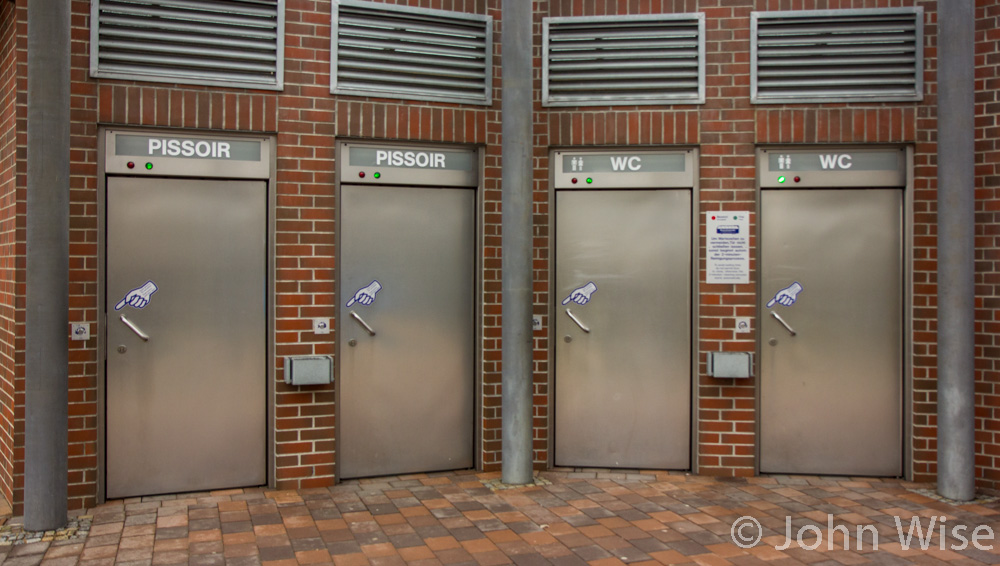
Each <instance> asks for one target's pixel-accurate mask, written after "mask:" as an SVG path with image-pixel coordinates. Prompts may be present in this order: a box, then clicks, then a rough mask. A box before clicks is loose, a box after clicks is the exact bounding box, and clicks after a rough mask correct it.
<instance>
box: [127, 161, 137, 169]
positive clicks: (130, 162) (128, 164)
mask: <svg viewBox="0 0 1000 566" xmlns="http://www.w3.org/2000/svg"><path fill="white" fill-rule="evenodd" d="M125 167H128V168H129V169H135V161H129V162H128V163H126V164H125Z"/></svg>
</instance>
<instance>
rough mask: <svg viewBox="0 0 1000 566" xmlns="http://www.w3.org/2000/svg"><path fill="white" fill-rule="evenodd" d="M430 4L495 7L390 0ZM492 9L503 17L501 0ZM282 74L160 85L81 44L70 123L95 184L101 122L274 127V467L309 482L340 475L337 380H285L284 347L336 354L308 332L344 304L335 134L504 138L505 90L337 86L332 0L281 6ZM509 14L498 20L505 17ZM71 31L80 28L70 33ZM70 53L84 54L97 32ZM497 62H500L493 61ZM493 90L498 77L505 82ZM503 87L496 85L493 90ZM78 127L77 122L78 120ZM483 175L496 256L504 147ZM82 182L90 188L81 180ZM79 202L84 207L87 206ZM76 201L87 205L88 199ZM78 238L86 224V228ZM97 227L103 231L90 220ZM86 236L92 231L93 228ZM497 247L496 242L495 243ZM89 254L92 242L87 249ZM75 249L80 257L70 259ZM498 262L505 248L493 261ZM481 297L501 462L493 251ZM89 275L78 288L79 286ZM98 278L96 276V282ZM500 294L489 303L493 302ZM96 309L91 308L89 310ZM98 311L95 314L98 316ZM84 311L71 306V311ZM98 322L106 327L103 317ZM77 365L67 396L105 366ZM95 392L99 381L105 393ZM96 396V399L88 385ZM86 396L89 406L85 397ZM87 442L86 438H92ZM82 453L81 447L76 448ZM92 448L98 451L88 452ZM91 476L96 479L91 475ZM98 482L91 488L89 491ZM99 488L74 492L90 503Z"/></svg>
mask: <svg viewBox="0 0 1000 566" xmlns="http://www.w3.org/2000/svg"><path fill="white" fill-rule="evenodd" d="M387 3H395V4H406V5H412V6H418V7H423V8H434V9H446V10H463V11H468V12H473V13H478V14H486V13H487V2H486V1H485V0H477V1H475V2H471V1H469V2H463V1H462V0H454V1H442V0H438V1H434V2H427V1H424V2H403V1H400V2H387ZM81 4H82V5H81V6H80V7H79V9H76V6H75V9H76V13H77V14H78V15H79V16H80V17H81V19H82V20H83V21H84V24H83V25H84V27H85V28H87V29H89V22H87V21H86V20H88V19H89V18H88V17H87V15H88V14H89V9H88V8H87V3H85V2H83V3H81ZM491 4H494V5H496V6H497V7H498V6H499V2H498V1H493V2H491ZM497 7H493V6H492V5H491V7H490V8H489V10H490V13H492V15H494V16H495V17H497V18H498V17H499V13H498V8H497ZM285 18H286V24H285V77H284V78H285V86H284V89H283V90H282V91H281V92H277V93H275V92H263V91H251V90H245V89H220V88H213V87H195V86H187V85H164V84H159V83H142V82H130V81H95V80H92V79H90V78H89V76H88V72H87V69H88V60H87V59H86V56H84V55H81V58H80V59H79V60H74V67H75V69H76V71H77V72H78V73H79V74H77V75H74V78H75V81H74V93H78V92H79V96H77V97H76V98H75V100H74V108H75V109H79V111H78V113H77V114H75V115H74V128H78V129H79V130H80V131H83V130H84V129H86V128H88V127H89V128H91V129H93V130H94V132H93V133H90V134H88V136H84V137H81V138H79V139H77V138H74V148H80V149H81V151H82V153H79V154H77V153H74V155H75V156H76V157H75V158H74V161H75V162H78V163H77V165H78V166H79V170H80V171H84V170H87V169H88V168H93V169H94V172H93V173H91V174H90V177H88V179H89V181H88V182H89V184H88V185H87V188H88V189H92V188H94V187H96V178H95V177H96V154H95V155H89V154H88V153H86V152H89V151H91V150H92V149H93V148H95V147H96V143H97V140H96V123H100V124H103V125H129V126H143V127H151V128H152V127H155V128H162V127H171V128H174V127H176V128H187V129H204V130H218V129H221V130H225V131H227V132H231V133H238V132H265V133H276V134H277V149H276V155H277V172H276V176H277V183H276V187H275V190H276V200H277V209H276V211H275V216H276V234H275V246H276V260H275V286H276V298H275V319H276V320H275V326H276V328H275V355H276V360H275V363H276V364H277V368H276V369H277V371H276V376H275V380H274V382H273V383H272V390H273V392H274V400H275V419H276V421H275V432H274V435H275V445H274V453H275V464H276V468H277V470H276V472H275V480H276V484H277V486H278V487H279V488H283V489H284V488H289V489H291V488H305V487H317V486H324V485H330V484H331V483H333V481H335V470H334V458H335V452H334V448H335V446H334V438H335V437H334V435H335V428H334V419H335V407H334V393H333V387H332V386H330V387H308V388H301V387H291V386H288V385H286V384H285V383H284V381H283V374H282V371H283V368H282V362H283V359H284V356H290V355H310V354H333V353H334V352H335V342H334V340H335V336H333V335H328V336H317V335H315V334H314V333H313V332H312V323H311V319H312V318H313V317H331V318H332V317H333V316H334V313H335V311H336V297H335V288H336V278H335V273H334V267H335V262H336V252H335V249H334V234H335V229H336V225H335V217H336V214H335V212H336V211H335V209H334V177H335V165H336V164H335V160H334V150H335V143H336V141H337V140H338V139H345V138H371V137H377V138H382V139H399V140H410V141H426V142H442V143H463V144H476V145H485V144H486V143H487V142H488V141H491V142H492V143H493V144H494V146H493V147H494V148H495V144H496V143H498V140H499V133H500V128H499V113H498V111H497V109H498V108H499V102H497V103H496V104H495V105H494V107H493V108H483V107H469V106H460V105H453V104H439V103H423V102H412V101H395V100H389V101H386V100H379V99H367V98H360V97H350V98H347V97H344V98H335V97H333V96H332V95H330V93H329V85H330V4H329V3H328V2H314V1H306V0H298V1H289V2H286V11H285ZM497 27H499V26H497ZM74 37H75V38H76V37H77V36H74ZM79 39H80V40H81V42H83V44H82V45H80V47H79V49H77V46H76V44H74V52H75V53H80V54H86V53H88V47H87V45H86V44H85V42H86V40H87V39H88V36H87V35H86V34H83V33H81V34H79ZM497 68H499V63H497ZM496 89H497V90H498V89H499V85H497V87H496ZM496 96H498V94H497V95H496ZM76 131H77V130H76V129H75V130H74V132H76ZM485 176H486V180H485V182H484V186H485V189H486V190H485V193H484V200H485V201H486V202H485V203H484V208H485V211H486V218H485V227H484V230H485V235H486V248H487V251H486V252H485V253H486V255H487V256H489V255H491V254H492V256H493V257H497V258H498V257H499V251H498V250H499V241H498V232H499V215H498V214H497V210H498V203H499V200H500V193H499V190H498V188H497V187H498V182H497V179H498V178H499V157H498V152H497V151H496V150H495V149H492V150H487V156H486V171H485ZM81 188H82V187H81ZM80 199H81V201H85V200H86V199H90V200H89V201H86V202H96V192H93V191H91V192H86V191H80ZM81 210H82V209H81ZM78 212H79V211H78ZM94 216H95V215H94V212H92V211H89V212H86V213H82V212H80V214H79V215H76V214H75V215H74V219H75V220H78V221H79V222H81V226H83V225H84V224H85V225H86V227H87V228H88V229H93V230H96V227H97V226H96V222H95V221H96V218H95V217H94ZM79 236H80V237H81V238H84V237H86V238H89V237H90V232H87V231H85V230H81V232H80V233H79ZM94 236H95V238H96V232H94ZM74 241H75V242H76V241H79V242H81V246H80V247H79V249H80V250H81V255H83V256H85V257H83V258H81V260H82V261H83V262H84V263H86V264H87V265H96V248H91V247H86V246H83V245H82V242H83V240H74ZM86 241H87V242H96V239H94V240H86ZM490 250H492V251H490ZM87 254H89V255H87ZM74 259H75V258H74ZM497 261H499V260H497ZM483 269H484V288H485V293H484V297H483V302H484V304H485V305H486V306H485V312H486V321H485V325H486V327H487V328H486V329H485V332H484V334H485V337H484V345H483V348H484V351H485V353H484V369H483V373H484V377H483V381H484V387H483V392H484V401H483V419H484V421H483V422H484V425H483V438H482V443H483V446H484V455H483V459H484V461H485V462H487V463H490V462H492V461H498V458H499V456H498V454H499V451H500V444H499V428H500V427H499V418H500V415H499V411H498V409H495V408H492V407H494V406H497V405H498V400H499V396H500V391H499V385H498V384H499V380H500V378H499V367H498V366H497V365H496V363H495V361H496V360H498V359H499V349H500V346H499V342H498V338H499V324H500V321H499V317H498V316H497V314H498V312H497V310H498V308H499V304H500V299H499V294H498V292H499V271H498V265H494V264H493V263H492V262H491V261H490V260H489V259H487V260H485V261H484V266H483ZM75 273H77V274H78V276H79V277H85V278H89V279H87V281H88V283H89V282H90V281H96V276H97V273H96V271H89V270H83V269H81V270H79V271H78V272H75ZM82 288H83V287H81V289H82ZM87 288H88V289H89V287H87ZM77 299H78V301H75V302H74V306H76V305H77V304H79V305H80V308H84V309H86V308H94V305H97V304H99V301H98V299H97V297H96V289H92V290H90V291H89V294H88V293H84V294H82V295H81V296H79V297H77ZM491 305H492V306H491ZM86 313H87V314H89V313H90V311H86ZM96 314H97V313H96V311H94V312H93V315H94V316H95V317H96ZM74 320H75V319H74ZM95 331H100V330H99V329H95ZM88 346H89V348H90V349H84V350H81V351H80V352H78V357H76V358H74V360H77V359H79V360H80V361H81V362H84V361H85V360H91V359H96V352H94V351H93V344H90V343H88ZM80 367H81V368H82V367H86V368H88V370H87V371H88V372H89V373H86V376H87V378H86V380H85V379H84V378H83V376H81V380H80V382H79V384H78V385H77V387H74V389H73V391H72V392H71V395H72V396H73V398H79V396H80V395H87V394H89V392H90V390H89V389H88V388H89V387H90V384H92V383H94V382H95V381H96V372H97V370H96V365H93V364H91V365H86V364H84V363H81V364H80ZM95 398H96V392H95ZM88 399H89V398H88ZM82 401H83V399H81V404H80V407H79V410H80V411H81V412H83V413H85V414H82V415H81V419H83V420H82V421H81V422H86V423H90V420H91V418H96V406H93V407H91V406H90V405H87V404H85V403H83V402H82ZM85 405H86V406H87V407H88V408H89V412H87V411H88V410H87V409H85V408H84V406H85ZM96 433H97V430H96V421H95V422H94V424H93V426H90V427H87V428H85V429H84V430H80V431H79V434H78V435H76V437H78V438H84V437H87V438H89V437H90V436H93V437H95V438H96ZM90 446H91V445H90V444H86V448H84V447H83V446H81V449H85V450H89V448H90ZM71 454H73V447H71ZM87 454H90V452H87ZM95 466H96V460H93V459H92V458H85V457H82V455H81V457H80V458H77V459H76V460H73V461H71V464H70V467H71V470H74V472H73V473H76V470H80V472H79V473H82V474H86V475H87V477H90V474H91V473H96V468H95ZM90 485H91V488H93V485H94V483H93V482H91V484H90ZM92 495H93V493H91V496H92ZM92 501H93V498H92V497H91V499H90V500H85V501H80V502H79V503H77V505H89V504H90V503H92Z"/></svg>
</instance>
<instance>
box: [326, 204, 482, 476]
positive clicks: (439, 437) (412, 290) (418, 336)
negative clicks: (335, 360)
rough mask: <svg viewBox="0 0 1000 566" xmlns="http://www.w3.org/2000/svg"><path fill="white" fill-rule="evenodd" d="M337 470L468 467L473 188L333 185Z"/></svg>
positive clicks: (472, 390)
mask: <svg viewBox="0 0 1000 566" xmlns="http://www.w3.org/2000/svg"><path fill="white" fill-rule="evenodd" d="M340 242H341V254H342V259H341V268H340V273H341V277H340V294H339V297H340V307H341V308H340V333H341V336H340V338H339V340H338V342H339V351H340V404H339V408H338V414H339V417H338V425H339V426H338V428H339V431H338V435H339V452H340V456H339V457H340V463H339V466H340V477H342V478H343V477H348V478H349V477H366V476H378V475H389V474H400V473H411V472H424V471H432V470H447V469H459V468H469V467H472V466H473V464H474V462H473V430H474V420H475V416H474V415H475V406H474V401H475V367H474V366H475V356H474V347H475V313H474V308H473V300H474V274H475V258H474V253H475V191H474V190H472V189H456V188H415V187H384V186H352V185H345V186H343V187H342V189H341V239H340Z"/></svg>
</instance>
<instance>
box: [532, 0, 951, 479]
mask: <svg viewBox="0 0 1000 566" xmlns="http://www.w3.org/2000/svg"><path fill="white" fill-rule="evenodd" d="M549 4H550V8H549V10H548V13H549V15H551V16H554V17H556V16H598V15H613V14H618V15H622V14H642V13H659V12H685V11H686V12H696V11H701V12H704V13H705V15H706V46H705V47H706V60H707V65H706V101H705V104H703V105H697V106H671V107H656V106H637V107H631V108H630V107H620V106H616V107H614V108H582V109H577V108H567V109H560V108H551V109H548V112H546V113H545V114H547V116H543V119H542V124H541V128H540V129H541V131H540V132H539V133H537V134H536V139H537V140H538V141H537V144H538V146H539V147H538V148H537V149H536V153H537V155H538V160H539V163H540V165H539V166H540V167H547V163H546V162H545V160H546V159H547V153H546V144H548V145H554V146H558V145H636V144H638V145H646V144H648V145H675V144H676V145H685V144H691V145H698V146H699V149H700V153H701V171H700V172H701V175H700V178H701V179H700V183H701V185H700V198H701V201H700V206H701V209H702V211H706V210H728V211H749V212H751V224H752V225H753V224H755V223H756V215H755V212H756V198H757V195H756V181H755V148H756V145H757V144H833V143H839V144H863V143H865V144H866V143H898V144H912V145H914V147H915V152H916V154H917V155H916V166H917V170H916V172H915V175H916V177H917V179H916V191H915V193H914V198H915V201H916V202H915V203H914V210H915V214H916V218H915V219H914V221H915V224H916V225H915V226H914V232H915V234H916V242H915V246H914V247H915V249H914V260H915V263H916V269H917V271H918V273H917V274H915V282H914V283H915V285H916V287H915V293H916V297H915V306H917V307H918V308H917V309H915V310H914V318H915V322H914V324H915V328H916V332H915V333H914V342H915V343H916V346H915V347H916V353H915V357H914V366H915V367H914V375H915V377H916V378H918V379H916V380H915V389H917V391H915V400H916V402H915V403H914V412H915V417H914V418H915V423H916V424H919V425H920V427H919V428H915V432H914V439H913V442H914V448H915V450H916V452H915V456H916V457H915V461H914V470H915V471H918V472H920V473H921V474H922V477H923V478H925V479H927V478H928V477H930V476H927V475H926V472H927V471H928V467H929V466H930V465H931V462H932V461H933V459H934V454H933V452H932V451H931V452H928V451H927V446H928V445H929V444H930V443H932V442H933V427H928V426H926V425H928V424H931V423H930V421H931V419H932V414H929V413H933V411H934V407H933V405H930V406H929V405H927V401H926V399H927V397H928V396H929V395H931V393H929V392H928V389H930V390H931V391H932V390H933V388H934V382H933V380H928V379H927V378H928V377H931V376H932V373H931V372H933V368H934V363H935V361H934V358H933V357H930V356H928V350H929V349H930V348H931V347H932V346H931V345H932V344H933V342H934V335H933V333H928V332H927V330H928V328H929V326H930V324H931V321H929V320H928V319H929V318H930V319H933V317H934V311H933V310H927V308H926V307H928V306H933V300H934V299H933V294H934V292H936V291H935V290H934V288H933V286H932V285H931V286H928V283H929V282H932V281H933V270H934V269H935V268H936V265H935V264H934V263H933V261H930V262H928V261H927V260H928V259H930V258H933V255H932V250H929V249H928V247H933V245H934V241H933V239H930V240H928V237H929V235H932V234H933V232H934V228H933V223H934V222H935V218H934V216H933V215H932V214H929V213H931V212H932V210H933V209H932V207H933V201H934V199H935V198H936V194H935V192H934V191H933V183H934V175H935V170H934V168H933V162H934V153H935V151H936V147H935V145H934V144H933V139H934V128H935V123H934V120H933V116H934V104H935V98H934V94H933V93H934V79H935V71H934V69H935V68H934V36H933V34H934V25H933V20H934V7H935V3H934V2H930V1H912V0H908V1H899V0H897V1H888V0H840V1H838V0H794V1H793V0H700V1H698V2H693V1H690V0H687V1H685V0H658V1H642V2H639V1H634V2H624V1H623V2H576V1H573V0H550V2H549ZM909 6H922V7H923V8H924V10H925V18H926V21H927V27H926V30H925V38H926V41H925V43H926V52H925V57H926V64H925V69H926V72H925V79H924V80H925V98H924V101H923V102H922V103H896V104H887V103H886V104H883V103H870V104H860V103H852V104H806V105H774V104H768V105H753V104H751V103H750V13H751V12H752V11H765V10H824V9H857V8H884V7H909ZM538 41H539V42H540V41H541V39H540V36H539V38H538ZM538 84H539V86H540V83H538ZM538 108H539V109H541V106H540V105H539V106H538ZM542 110H544V109H542ZM537 129H539V128H536V130H537ZM539 185H540V190H543V191H544V190H545V180H544V179H542V180H540V181H539ZM539 218H540V219H541V220H543V221H546V218H547V217H546V216H544V215H541V216H540V217H539ZM539 245H543V246H544V245H545V242H542V241H540V242H539ZM699 245H700V246H701V256H702V257H704V251H705V249H704V246H705V240H704V227H702V237H701V241H700V243H699ZM752 245H753V244H752ZM546 257H547V255H546ZM547 267H548V266H547V264H546V268H547ZM751 270H752V273H751V280H754V279H755V277H756V275H755V273H753V272H755V270H756V266H755V265H753V263H752V265H751ZM699 278H700V280H701V281H702V283H701V284H700V286H699V293H700V298H699V299H700V302H699V304H698V307H697V309H698V310H697V317H698V327H699V329H700V330H699V336H698V337H697V340H696V344H697V346H698V348H699V358H698V359H699V366H698V377H697V380H698V381H697V394H698V397H697V407H696V409H695V413H696V417H697V443H696V454H695V457H696V462H697V465H698V467H699V471H700V472H701V473H703V474H713V475H740V476H747V475H752V474H753V472H754V450H755V435H754V430H755V419H756V414H755V410H756V402H755V395H756V385H757V384H756V380H755V379H750V380H741V381H739V382H736V383H734V382H733V381H732V380H718V379H714V378H712V377H709V376H707V375H706V366H705V363H706V355H707V352H711V351H716V350H726V351H747V352H753V351H754V350H755V348H756V343H755V335H754V334H736V333H735V331H734V330H735V329H734V328H733V319H734V317H737V316H751V317H755V316H756V315H757V311H756V306H755V305H756V293H757V289H756V285H755V284H753V283H751V284H747V285H718V284H713V285H709V284H707V283H704V282H703V281H704V280H705V272H704V260H702V264H701V265H700V266H699ZM547 300H548V299H547V297H545V295H544V294H542V295H541V297H540V300H539V304H537V305H536V309H538V311H539V312H541V311H542V309H544V308H545V305H546V304H547ZM752 327H753V328H754V329H756V324H753V325H752ZM539 372H540V374H541V376H544V375H545V374H544V373H543V372H544V370H542V369H539ZM538 380H539V378H538V377H536V381H538ZM538 426H539V434H544V433H545V432H547V430H548V429H547V428H546V427H545V426H544V425H543V424H542V423H538Z"/></svg>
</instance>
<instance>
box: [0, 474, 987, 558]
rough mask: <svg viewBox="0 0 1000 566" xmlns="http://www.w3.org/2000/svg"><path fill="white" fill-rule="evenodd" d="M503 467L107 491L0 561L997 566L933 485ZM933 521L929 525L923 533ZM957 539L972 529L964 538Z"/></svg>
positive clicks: (973, 508)
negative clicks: (285, 486)
mask: <svg viewBox="0 0 1000 566" xmlns="http://www.w3.org/2000/svg"><path fill="white" fill-rule="evenodd" d="M497 477H498V474H476V473H473V472H454V473H441V474H430V475H424V474H416V475H408V476H398V477H389V478H375V479H366V480H360V481H347V482H344V483H342V484H340V485H338V486H336V487H333V488H330V489H310V490H300V491H269V490H266V489H245V490H225V491H217V492H211V493H201V494H185V495H182V496H160V497H155V498H146V499H127V500H118V501H110V502H108V503H106V504H104V505H101V506H100V507H97V508H95V509H92V510H90V511H88V514H91V515H93V524H92V526H91V529H90V532H89V535H88V536H87V537H86V538H83V539H81V538H77V539H71V540H66V541H54V542H42V543H32V544H22V545H15V546H0V562H2V565H3V566H39V565H42V566H173V565H186V566H297V565H310V566H442V565H447V566H502V565H507V564H511V565H515V566H542V565H554V566H583V565H590V566H621V565H626V564H627V565H630V566H636V565H642V566H646V565H656V564H678V565H686V566H695V565H701V566H726V565H736V566H758V565H774V566H784V565H799V564H815V565H818V566H845V565H851V564H879V565H890V566H891V565H897V564H928V565H932V564H933V565H949V564H951V565H955V566H977V565H980V564H1000V540H997V535H996V533H1000V503H997V502H995V501H990V500H986V501H982V500H980V501H977V502H974V503H969V504H963V505H959V504H952V503H949V502H945V501H940V500H938V499H937V498H933V497H929V496H928V493H929V492H927V491H921V490H927V489H928V488H929V486H926V485H920V484H911V483H907V482H903V481H899V480H877V479H866V478H825V477H813V476H772V477H758V478H747V479H732V478H727V479H713V478H709V477H702V476H691V475H688V474H684V473H676V472H674V473H666V472H631V473H626V472H619V471H605V470H558V471H552V472H543V473H542V474H541V478H543V479H544V480H546V481H545V482H540V483H539V484H536V485H531V486H524V487H517V488H511V489H498V490H496V491H493V490H491V489H490V487H491V485H493V484H495V482H496V479H497ZM494 487H496V486H494ZM738 519H739V520H742V521H743V523H742V524H745V525H746V526H744V527H743V529H742V530H740V531H739V533H741V534H744V535H746V536H748V537H750V538H756V536H757V535H758V534H759V535H761V536H762V538H761V540H759V541H758V542H757V544H755V545H752V546H751V545H750V544H746V543H745V542H744V541H742V540H734V538H733V532H734V530H733V529H734V522H735V521H737V520H738ZM932 519H933V520H934V521H935V523H934V525H935V529H934V531H933V535H930V534H929V533H930V524H931V523H930V521H931V520H932ZM914 521H916V523H914ZM914 524H915V525H916V527H919V530H920V532H917V530H916V529H915V530H914V531H913V532H912V534H911V533H910V527H911V525H914ZM941 525H944V528H945V530H944V532H945V537H944V539H942V538H941V530H940V528H941ZM758 526H759V529H760V530H759V531H758V530H757V529H758ZM900 526H901V527H902V535H903V536H902V539H901V538H900V530H899V529H900ZM738 527H739V525H737V528H738ZM789 528H790V529H791V531H792V534H793V537H794V536H795V535H796V534H798V533H801V537H800V539H801V545H800V544H799V543H798V542H796V540H793V541H791V544H788V546H787V548H786V547H785V545H786V543H788V541H787V539H786V536H785V533H786V529H789ZM977 528H978V529H979V530H978V531H977V530H976V529H977ZM859 529H861V530H859ZM859 532H860V533H861V534H862V539H861V542H859V540H858V538H857V533H859ZM845 533H846V534H845ZM973 533H978V534H979V537H980V538H979V539H977V540H978V542H979V543H980V544H979V547H977V546H976V545H973V544H972V543H971V540H972V536H973ZM876 537H877V542H878V547H877V548H875V546H874V542H875V541H876ZM963 537H964V539H966V540H968V541H969V542H965V543H964V546H963ZM741 543H743V546H741ZM921 544H923V546H924V548H921ZM988 546H991V547H992V548H986V547H988Z"/></svg>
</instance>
